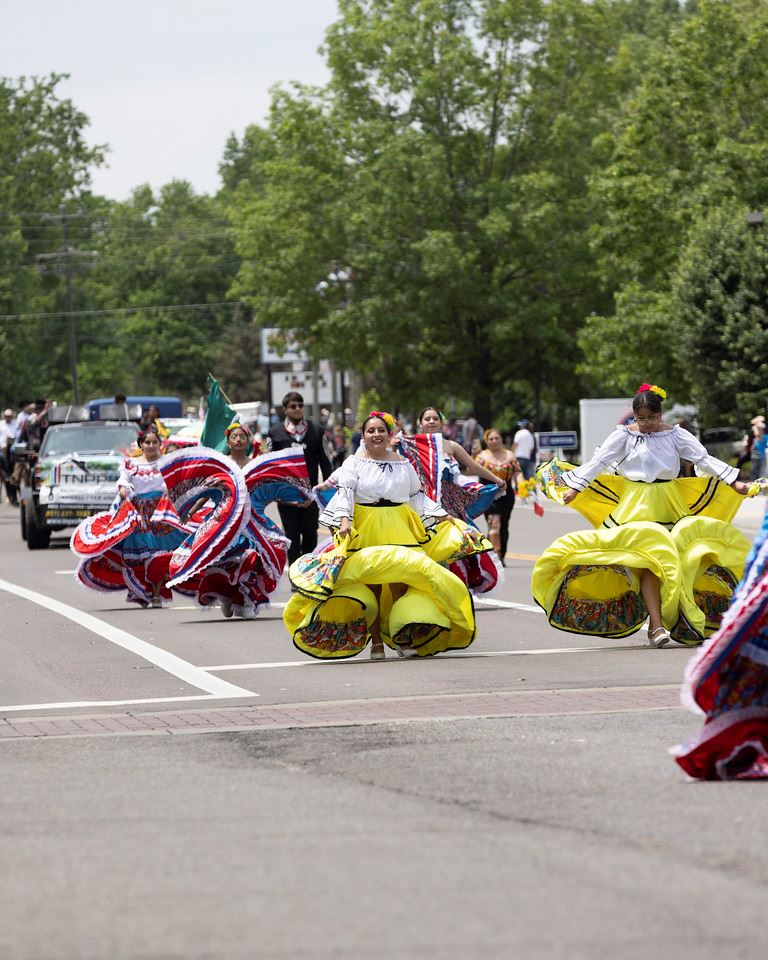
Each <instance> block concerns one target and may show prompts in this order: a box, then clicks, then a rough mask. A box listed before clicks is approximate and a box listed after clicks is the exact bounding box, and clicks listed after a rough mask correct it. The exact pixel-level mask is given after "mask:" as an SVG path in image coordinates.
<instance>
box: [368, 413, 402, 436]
mask: <svg viewBox="0 0 768 960" xmlns="http://www.w3.org/2000/svg"><path fill="white" fill-rule="evenodd" d="M371 417H378V418H379V420H383V421H384V426H385V427H386V428H387V433H390V434H391V433H392V431H393V430H394V429H395V418H394V417H393V416H392V414H391V413H386V412H385V411H383V410H371V412H370V413H369V414H368V419H369V420H370V419H371Z"/></svg>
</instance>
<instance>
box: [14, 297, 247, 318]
mask: <svg viewBox="0 0 768 960" xmlns="http://www.w3.org/2000/svg"><path fill="white" fill-rule="evenodd" d="M245 306H247V304H245V303H243V301H242V300H221V301H219V302H218V303H158V304H147V306H145V307H115V308H114V309H112V310H75V311H73V313H74V315H75V316H78V317H109V316H115V315H116V314H129V313H146V312H148V311H150V310H165V311H168V312H171V311H174V310H209V309H211V308H213V307H245ZM68 316H69V313H67V312H65V311H61V312H57V313H8V314H5V315H4V316H0V321H4V320H54V319H61V318H62V317H64V318H66V317H68Z"/></svg>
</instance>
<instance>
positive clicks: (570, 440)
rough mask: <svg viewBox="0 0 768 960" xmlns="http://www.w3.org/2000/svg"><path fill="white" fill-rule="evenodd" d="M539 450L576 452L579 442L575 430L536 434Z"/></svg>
mask: <svg viewBox="0 0 768 960" xmlns="http://www.w3.org/2000/svg"><path fill="white" fill-rule="evenodd" d="M536 446H537V447H538V448H539V450H576V449H577V448H578V446H579V440H578V437H577V435H576V431H575V430H560V431H548V432H546V433H537V434H536Z"/></svg>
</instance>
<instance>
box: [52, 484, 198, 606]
mask: <svg viewBox="0 0 768 960" xmlns="http://www.w3.org/2000/svg"><path fill="white" fill-rule="evenodd" d="M187 535H188V530H187V528H186V527H185V525H184V523H183V522H182V520H181V518H180V517H179V515H178V514H177V512H176V511H175V509H174V508H173V506H172V505H171V503H170V502H169V501H168V499H167V497H166V496H165V495H164V494H162V493H150V494H137V495H136V496H135V497H134V498H133V499H132V500H130V501H129V500H123V501H121V502H120V503H119V505H118V504H117V503H116V504H115V506H114V508H113V509H112V510H111V511H106V512H104V513H97V514H95V515H94V516H92V517H87V518H86V519H85V520H83V521H82V523H80V524H79V525H78V527H77V528H76V530H75V532H74V533H73V534H72V538H71V540H70V546H71V548H72V550H73V551H74V553H75V554H76V555H77V556H78V557H80V558H81V559H80V563H79V564H78V567H77V571H76V574H75V575H76V577H77V579H78V580H79V582H80V583H81V584H82V585H83V586H86V587H90V588H91V589H92V590H98V591H100V592H103V593H109V592H113V591H122V590H127V598H126V599H127V600H128V601H129V602H131V603H139V604H141V605H143V606H146V605H147V604H149V603H150V602H151V601H152V600H153V599H160V600H161V601H164V602H167V601H169V600H170V599H171V591H170V589H169V588H168V586H167V581H168V578H169V567H170V563H171V558H172V556H173V553H174V551H175V550H176V548H177V547H179V546H180V545H181V544H182V543H183V542H184V540H185V538H186V537H187Z"/></svg>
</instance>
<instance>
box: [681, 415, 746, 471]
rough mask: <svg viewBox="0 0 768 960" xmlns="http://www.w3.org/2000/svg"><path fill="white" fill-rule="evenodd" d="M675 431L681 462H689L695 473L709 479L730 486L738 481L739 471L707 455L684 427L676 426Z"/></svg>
mask: <svg viewBox="0 0 768 960" xmlns="http://www.w3.org/2000/svg"><path fill="white" fill-rule="evenodd" d="M674 429H675V446H676V447H677V452H678V454H679V455H680V459H681V460H690V461H691V463H692V464H693V465H694V466H695V467H696V472H697V473H699V474H706V475H707V476H710V477H717V479H718V480H722V481H723V483H727V484H731V483H733V481H734V480H738V479H739V470H738V468H737V467H732V466H730V464H727V463H724V462H723V461H722V460H718V459H717V457H712V456H710V455H709V454H708V453H707V449H706V447H705V446H704V445H703V444H702V443H700V442H699V441H698V440H697V439H696V437H694V435H693V434H692V433H691V432H690V431H688V430H686V429H685V428H684V427H680V426H677V427H675V428H674Z"/></svg>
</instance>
